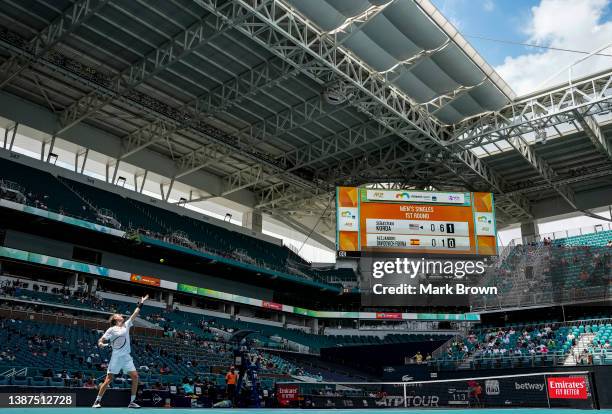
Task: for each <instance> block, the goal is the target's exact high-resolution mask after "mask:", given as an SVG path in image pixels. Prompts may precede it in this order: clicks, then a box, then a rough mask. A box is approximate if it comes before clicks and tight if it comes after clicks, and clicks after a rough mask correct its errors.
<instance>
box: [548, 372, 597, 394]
mask: <svg viewBox="0 0 612 414" xmlns="http://www.w3.org/2000/svg"><path fill="white" fill-rule="evenodd" d="M548 397H549V398H562V399H576V400H586V399H587V398H588V397H587V384H586V381H585V379H584V378H583V377H555V378H548Z"/></svg>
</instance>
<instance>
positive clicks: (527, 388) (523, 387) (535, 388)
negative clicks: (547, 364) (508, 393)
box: [514, 382, 544, 391]
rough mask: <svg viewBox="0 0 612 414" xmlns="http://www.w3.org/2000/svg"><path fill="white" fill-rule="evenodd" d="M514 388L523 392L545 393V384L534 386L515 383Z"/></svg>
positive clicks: (529, 383) (525, 383)
mask: <svg viewBox="0 0 612 414" xmlns="http://www.w3.org/2000/svg"><path fill="white" fill-rule="evenodd" d="M514 388H515V389H517V390H521V391H530V390H533V391H544V384H534V383H532V382H522V383H519V382H515V383H514Z"/></svg>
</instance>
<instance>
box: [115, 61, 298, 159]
mask: <svg viewBox="0 0 612 414" xmlns="http://www.w3.org/2000/svg"><path fill="white" fill-rule="evenodd" d="M295 72H296V69H295V68H294V67H293V66H291V65H289V64H287V63H286V62H284V61H283V60H281V59H278V58H276V57H274V58H272V59H270V60H268V61H266V62H264V63H262V64H260V65H258V66H256V67H254V68H253V69H249V70H248V71H245V72H243V73H241V74H240V75H238V76H236V77H234V78H232V79H230V80H229V81H227V82H225V83H224V84H222V85H220V86H218V87H216V88H215V89H213V90H211V91H210V92H209V93H207V94H204V95H202V96H200V97H198V98H197V99H195V100H193V101H191V102H189V103H187V104H185V105H183V107H182V108H180V109H179V112H180V113H181V114H182V116H181V117H180V119H181V121H176V122H168V121H167V120H164V119H156V120H155V121H153V122H150V123H149V124H147V125H145V126H143V127H141V128H139V129H138V130H136V131H134V132H133V133H131V134H129V135H128V136H126V138H125V139H126V150H125V151H124V153H123V154H122V155H121V158H126V157H128V156H130V155H132V154H134V153H136V152H138V151H140V150H142V149H144V148H146V147H148V146H149V145H151V144H154V143H156V142H161V141H163V140H165V139H166V138H168V137H170V136H172V134H175V133H177V132H180V131H183V130H185V129H188V128H190V127H192V126H197V125H198V124H199V123H200V122H203V121H206V120H209V119H210V118H211V117H213V116H214V115H215V114H218V113H220V112H223V111H226V110H228V109H229V108H231V107H232V106H234V105H236V104H237V103H240V102H241V101H243V100H244V99H248V98H249V97H251V96H254V95H255V94H257V93H258V92H260V91H262V90H264V89H266V88H269V87H271V86H274V85H278V84H279V83H280V82H282V81H284V80H286V79H288V78H290V77H291V76H293V75H294V74H295Z"/></svg>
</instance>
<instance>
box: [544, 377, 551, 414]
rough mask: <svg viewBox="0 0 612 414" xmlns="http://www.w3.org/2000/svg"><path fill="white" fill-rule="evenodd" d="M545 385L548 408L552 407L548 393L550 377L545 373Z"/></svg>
mask: <svg viewBox="0 0 612 414" xmlns="http://www.w3.org/2000/svg"><path fill="white" fill-rule="evenodd" d="M544 387H545V389H546V402H547V403H548V408H550V396H549V395H548V378H547V377H546V374H544Z"/></svg>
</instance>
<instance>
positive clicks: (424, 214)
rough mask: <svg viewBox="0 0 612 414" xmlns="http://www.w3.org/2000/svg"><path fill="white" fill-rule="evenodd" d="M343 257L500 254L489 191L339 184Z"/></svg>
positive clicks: (338, 229) (339, 233)
mask: <svg viewBox="0 0 612 414" xmlns="http://www.w3.org/2000/svg"><path fill="white" fill-rule="evenodd" d="M336 214H337V217H336V245H337V250H338V256H339V257H359V256H360V255H361V253H363V252H368V253H373V252H380V253H386V254H398V253H399V254H406V253H408V254H410V253H412V254H421V253H427V254H458V255H461V254H463V255H476V254H483V255H494V254H497V251H496V250H497V247H496V246H497V243H496V240H497V237H496V229H495V207H494V203H493V194H491V193H469V192H466V193H451V192H434V191H412V190H379V189H370V188H360V187H338V188H337V189H336Z"/></svg>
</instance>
